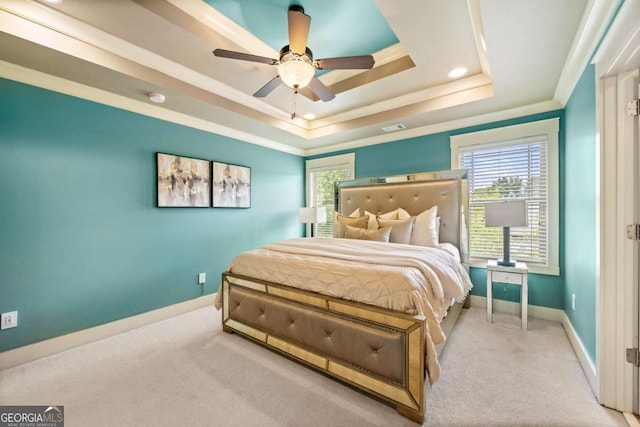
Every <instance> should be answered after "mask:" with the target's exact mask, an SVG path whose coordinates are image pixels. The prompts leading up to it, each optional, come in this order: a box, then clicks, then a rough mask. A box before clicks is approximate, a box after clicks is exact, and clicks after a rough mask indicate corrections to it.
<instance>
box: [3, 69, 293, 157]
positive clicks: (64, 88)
mask: <svg viewBox="0 0 640 427" xmlns="http://www.w3.org/2000/svg"><path fill="white" fill-rule="evenodd" d="M0 77H3V78H6V79H9V80H14V81H17V82H20V83H25V84H28V85H31V86H37V87H40V88H43V89H47V90H51V91H54V92H58V93H62V94H65V95H70V96H74V97H76V98H82V99H86V100H89V101H93V102H97V103H100V104H104V105H108V106H111V107H115V108H120V109H123V110H127V111H131V112H134V113H138V114H142V115H145V116H148V117H153V118H156V119H160V120H164V121H167V122H172V123H176V124H179V125H183V126H187V127H191V128H194V129H200V130H203V131H205V132H210V133H214V134H217V135H222V136H226V137H229V138H233V139H237V140H239V141H241V142H247V143H250V144H255V145H260V146H262V147H266V148H270V149H272V150H277V151H282V152H285V153H290V154H295V155H297V156H303V155H304V151H303V150H300V149H298V148H294V147H291V146H289V145H285V144H280V143H278V142H275V141H272V140H270V139H267V138H261V137H259V136H256V135H253V134H250V133H247V132H242V131H239V130H236V129H232V128H229V127H226V126H222V125H219V124H216V123H213V122H210V121H207V120H203V119H199V118H196V117H193V116H189V115H187V114H182V113H177V112H175V111H172V110H168V109H166V108H164V107H160V106H157V105H151V104H149V103H147V102H143V101H138V100H135V99H131V98H128V97H126V96H121V95H116V94H114V93H111V92H107V91H104V90H101V89H97V88H94V87H91V86H87V85H83V84H80V83H76V82H73V81H71V80H66V79H63V78H60V77H56V76H52V75H50V74H46V73H43V72H40V71H36V70H32V69H30V68H25V67H22V66H20V65H16V64H12V63H10V62H5V61H0Z"/></svg>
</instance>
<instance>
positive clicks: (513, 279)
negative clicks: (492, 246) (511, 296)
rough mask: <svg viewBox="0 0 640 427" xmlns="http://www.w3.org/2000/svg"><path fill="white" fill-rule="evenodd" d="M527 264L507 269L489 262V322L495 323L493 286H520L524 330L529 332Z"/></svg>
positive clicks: (520, 263)
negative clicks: (498, 284)
mask: <svg viewBox="0 0 640 427" xmlns="http://www.w3.org/2000/svg"><path fill="white" fill-rule="evenodd" d="M528 271H529V270H528V269H527V264H526V263H524V262H516V266H515V267H505V266H502V265H498V264H497V261H495V260H491V261H488V262H487V320H488V321H489V322H490V323H491V322H492V321H493V284H494V283H508V284H511V285H519V286H520V305H521V306H522V312H521V314H520V316H521V318H522V330H523V331H526V330H527V304H528V299H529V289H528V287H527V275H528Z"/></svg>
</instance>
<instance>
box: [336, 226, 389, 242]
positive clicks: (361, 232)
mask: <svg viewBox="0 0 640 427" xmlns="http://www.w3.org/2000/svg"><path fill="white" fill-rule="evenodd" d="M345 228H346V233H345V237H346V238H347V239H358V240H375V241H377V242H388V241H389V236H390V235H391V227H386V228H379V229H377V230H368V229H365V228H356V227H352V226H350V225H345Z"/></svg>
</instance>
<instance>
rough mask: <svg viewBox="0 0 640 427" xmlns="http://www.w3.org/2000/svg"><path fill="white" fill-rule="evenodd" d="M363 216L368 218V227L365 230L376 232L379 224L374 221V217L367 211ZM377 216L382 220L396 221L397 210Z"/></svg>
mask: <svg viewBox="0 0 640 427" xmlns="http://www.w3.org/2000/svg"><path fill="white" fill-rule="evenodd" d="M364 214H365V215H368V216H369V225H368V226H367V228H368V229H369V230H377V229H378V228H379V224H378V220H377V219H376V215H375V214H372V213H371V212H369V211H364ZM377 216H379V217H380V218H383V219H398V209H396V210H395V211H391V212H387V213H383V214H380V215H377Z"/></svg>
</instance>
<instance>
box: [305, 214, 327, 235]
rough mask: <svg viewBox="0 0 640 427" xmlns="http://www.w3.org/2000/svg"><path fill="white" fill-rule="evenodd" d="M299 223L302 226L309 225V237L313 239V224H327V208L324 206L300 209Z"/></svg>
mask: <svg viewBox="0 0 640 427" xmlns="http://www.w3.org/2000/svg"><path fill="white" fill-rule="evenodd" d="M300 222H301V223H303V224H311V237H313V236H314V234H315V233H314V231H315V230H314V224H322V223H325V222H327V208H325V207H324V206H320V207H316V206H312V207H309V208H300Z"/></svg>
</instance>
